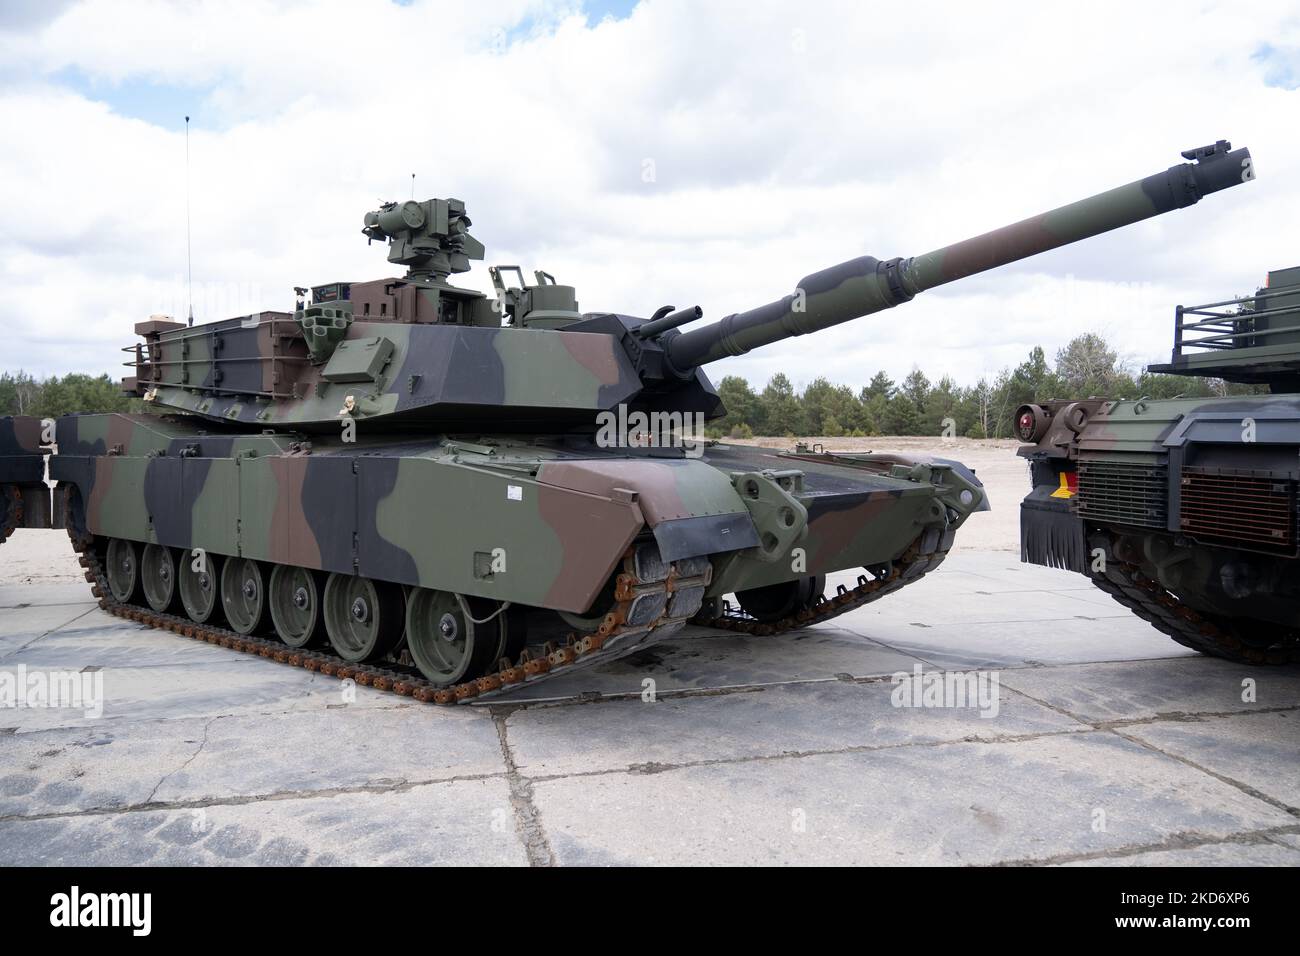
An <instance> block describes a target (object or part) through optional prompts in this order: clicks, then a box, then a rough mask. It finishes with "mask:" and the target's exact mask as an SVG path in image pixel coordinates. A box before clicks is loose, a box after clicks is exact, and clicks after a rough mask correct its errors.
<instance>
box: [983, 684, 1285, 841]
mask: <svg viewBox="0 0 1300 956" xmlns="http://www.w3.org/2000/svg"><path fill="white" fill-rule="evenodd" d="M1008 689H1009V690H1011V691H1012V692H1014V693H1017V694H1020V695H1021V696H1022V697H1025V698H1028V699H1029V700H1031V701H1033V702H1034V703H1036V704H1039V705H1041V706H1043V707H1047V708H1049V709H1050V710H1053V711H1055V712H1057V713H1058V714H1062V715H1064V716H1066V717H1069V718H1071V719H1073V720H1077V721H1080V722H1081V723H1084V724H1088V725H1090V726H1091V727H1092V728H1093V729H1094V730H1098V731H1102V732H1104V733H1109V734H1113V735H1114V736H1116V737H1119V738H1120V739H1121V740H1127V741H1128V742H1129V743H1131V744H1136V745H1137V746H1139V747H1142V748H1143V749H1145V750H1149V751H1151V752H1152V753H1158V754H1160V755H1161V756H1162V757H1168V758H1169V759H1170V760H1175V761H1177V762H1178V763H1181V764H1182V765H1183V766H1185V767H1190V768H1191V769H1193V770H1197V771H1199V772H1201V773H1203V774H1205V775H1207V776H1209V777H1213V778H1214V779H1215V780H1218V781H1219V782H1220V783H1223V784H1226V785H1228V786H1230V787H1233V788H1235V789H1237V790H1240V791H1241V792H1242V793H1244V794H1246V796H1248V797H1251V798H1253V799H1256V800H1259V801H1261V802H1262V803H1266V804H1268V805H1269V806H1271V807H1273V808H1274V809H1277V810H1282V811H1284V812H1286V813H1289V814H1291V815H1292V816H1300V807H1294V806H1291V805H1290V804H1288V803H1285V802H1283V801H1281V800H1278V799H1276V798H1275V797H1271V796H1269V795H1268V794H1266V793H1263V792H1262V791H1260V790H1257V789H1256V788H1254V787H1252V786H1251V785H1250V784H1248V783H1246V782H1244V781H1242V780H1237V779H1236V778H1235V777H1229V776H1228V775H1227V774H1222V773H1218V772H1217V771H1214V770H1211V769H1209V768H1208V767H1204V766H1202V765H1201V764H1198V763H1197V762H1196V761H1194V760H1191V759H1190V758H1187V757H1181V756H1179V755H1178V754H1175V753H1170V752H1169V751H1167V750H1164V749H1162V748H1160V747H1157V746H1156V745H1155V744H1153V743H1149V742H1148V741H1145V740H1143V739H1142V738H1140V737H1134V736H1133V735H1131V734H1125V733H1122V732H1121V730H1120V728H1123V727H1137V726H1142V725H1146V724H1154V723H1160V722H1186V721H1190V720H1192V719H1200V718H1202V717H1205V718H1214V717H1242V716H1247V715H1251V714H1261V713H1264V714H1268V713H1281V712H1286V711H1293V710H1297V709H1300V707H1296V706H1291V707H1260V708H1256V709H1253V710H1232V711H1217V712H1185V711H1176V712H1172V713H1166V714H1160V713H1157V714H1155V715H1154V716H1152V717H1135V718H1129V719H1119V720H1109V721H1107V720H1102V721H1094V720H1088V719H1087V718H1085V717H1081V716H1079V715H1078V714H1075V713H1072V712H1071V711H1069V710H1066V709H1065V708H1064V707H1058V706H1056V705H1054V704H1049V703H1048V702H1047V701H1045V700H1040V699H1039V698H1037V697H1034V696H1033V695H1032V694H1030V693H1028V692H1026V691H1023V690H1018V689H1017V688H1014V687H1010V688H1008Z"/></svg>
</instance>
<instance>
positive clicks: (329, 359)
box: [127, 140, 1253, 431]
mask: <svg viewBox="0 0 1300 956" xmlns="http://www.w3.org/2000/svg"><path fill="white" fill-rule="evenodd" d="M1183 155H1184V157H1186V158H1187V159H1188V160H1189V162H1186V163H1181V164H1179V165H1177V166H1173V167H1171V168H1169V169H1167V170H1165V171H1163V172H1159V173H1155V174H1154V175H1151V176H1147V177H1146V178H1144V179H1139V180H1136V181H1135V182H1132V183H1129V184H1127V185H1125V186H1119V187H1117V188H1115V189H1111V190H1108V191H1106V192H1103V193H1100V194H1098V195H1096V196H1092V197H1091V198H1088V199H1083V200H1080V201H1078V202H1075V203H1071V204H1070V205H1067V206H1062V207H1061V208H1059V209H1054V210H1052V211H1050V212H1046V213H1043V214H1042V215H1038V216H1034V217H1032V218H1029V219H1026V220H1023V221H1021V222H1018V223H1014V224H1012V225H1009V226H1004V227H1002V228H1000V229H995V230H994V231H992V232H988V233H985V234H983V235H980V236H975V237H974V238H971V239H967V240H965V241H962V242H958V243H955V244H953V245H949V246H944V247H942V248H939V249H936V250H934V251H933V252H928V253H926V254H924V255H920V256H914V257H911V258H906V259H903V258H893V259H877V258H875V257H874V256H861V257H859V258H856V259H850V260H849V261H847V262H842V263H840V264H839V265H836V266H831V267H830V268H828V269H823V270H822V271H820V272H815V273H813V274H812V275H809V276H807V277H805V278H804V279H803V280H802V281H801V282H800V283H799V284H798V286H797V287H796V289H795V290H794V292H792V293H791V294H789V295H787V296H785V297H783V298H781V299H779V300H777V301H775V302H770V303H768V304H767V305H762V306H759V307H757V308H755V309H750V310H749V311H747V312H741V313H738V314H734V315H728V316H726V317H725V318H723V319H721V320H719V321H717V322H713V323H710V324H707V325H702V326H699V327H696V328H692V329H689V330H685V331H684V330H683V329H682V328H681V327H682V326H686V325H689V324H691V323H693V322H694V321H695V320H696V319H698V318H700V317H701V315H702V314H703V313H702V310H700V309H699V307H698V306H696V307H688V308H685V309H680V310H676V311H674V310H673V308H672V307H671V306H664V307H663V308H662V309H660V310H658V311H657V312H656V313H655V314H654V315H653V316H651V317H650V318H649V319H645V318H641V317H637V316H631V315H624V314H621V313H614V312H589V313H585V314H584V313H581V312H580V311H579V308H578V301H577V297H576V293H575V291H574V289H573V287H572V286H568V285H562V284H559V283H557V282H556V280H555V278H554V277H553V276H551V275H550V274H548V273H546V272H541V271H538V272H536V273H535V276H536V283H535V284H526V283H525V281H524V275H523V271H522V270H521V269H520V268H519V267H518V266H496V267H493V268H492V269H491V270H490V274H491V277H492V282H493V285H494V286H495V288H496V293H497V294H496V298H495V299H491V298H488V297H487V296H484V295H483V294H482V293H479V292H476V291H474V290H471V289H462V288H458V287H456V286H453V285H451V284H450V283H449V282H448V281H447V279H448V276H450V275H453V274H456V273H460V272H464V271H466V270H467V269H469V266H470V261H471V260H473V259H481V258H482V257H483V246H482V244H481V243H479V241H478V240H477V239H475V238H474V237H473V236H471V235H470V233H469V226H470V219H469V216H468V215H467V213H466V207H465V203H464V202H462V201H460V200H457V199H446V200H443V199H430V200H427V201H425V202H414V201H411V202H403V203H386V204H385V205H383V206H381V207H380V208H379V209H378V210H375V211H372V212H369V213H367V214H366V216H365V218H364V223H363V229H362V231H363V234H364V235H365V236H366V237H367V238H368V239H370V240H371V241H381V242H385V243H386V244H387V249H388V261H389V262H392V263H394V264H396V265H404V266H406V267H407V271H406V274H405V275H404V276H402V277H401V278H392V279H380V280H375V281H370V282H351V283H349V282H335V283H329V284H327V285H322V286H316V287H315V288H313V289H312V290H311V300H310V302H306V301H299V302H298V304H297V306H296V307H295V309H294V311H293V312H291V313H290V312H261V313H257V314H255V315H250V316H241V317H238V318H234V319H227V320H224V321H220V322H212V323H207V324H204V325H199V326H195V327H193V328H186V327H184V326H182V325H180V324H179V323H171V322H168V321H165V320H160V319H159V318H155V319H153V320H151V321H149V322H146V323H142V324H141V325H139V326H137V329H136V331H137V333H138V334H140V335H142V336H143V337H144V340H145V341H144V344H143V345H141V346H139V347H137V349H136V359H135V362H134V363H133V364H134V365H135V366H136V369H137V374H136V376H135V377H134V378H132V379H129V380H128V381H127V387H128V389H129V390H130V391H132V392H133V393H136V394H139V395H141V396H143V397H144V398H145V400H146V401H147V402H149V403H150V404H152V405H154V406H155V407H159V408H166V409H168V410H171V411H177V412H183V413H185V414H188V415H198V416H201V417H203V418H206V419H209V420H215V421H222V422H226V423H235V424H242V425H245V426H270V425H277V424H281V425H289V426H292V427H294V428H296V429H299V430H303V431H321V430H327V429H334V428H337V427H338V422H339V419H340V416H342V415H346V416H347V417H349V418H351V419H352V420H355V421H365V422H368V423H371V424H372V425H378V426H380V427H383V428H387V429H393V430H421V429H428V428H438V429H457V430H466V429H473V428H494V429H510V430H514V431H542V430H553V429H557V428H559V429H562V430H573V429H578V428H584V427H585V428H587V429H592V428H594V427H595V425H594V423H595V419H596V416H597V415H598V414H599V413H600V412H602V411H606V410H608V409H612V408H614V407H616V406H619V405H626V406H628V407H630V408H634V409H640V410H644V411H648V412H654V411H663V412H681V413H689V414H700V415H704V416H705V417H706V418H711V417H716V416H718V415H721V414H723V413H724V411H725V410H724V409H723V408H722V404H721V402H720V400H719V399H718V396H717V394H716V392H715V391H714V389H713V387H712V385H711V384H710V382H709V380H708V378H707V377H706V376H705V375H704V373H703V372H702V371H701V367H702V366H705V365H707V364H709V363H711V362H715V361H717V360H719V359H722V358H725V357H727V356H732V355H740V354H743V353H745V352H748V351H750V350H751V349H755V348H760V347H762V346H765V345H770V344H773V343H775V342H779V341H780V340H782V339H786V338H790V337H792V336H795V335H804V334H807V333H810V332H816V331H820V330H822V329H826V328H829V327H831V326H833V325H837V324H839V323H842V322H847V321H849V320H851V319H855V318H860V317H862V316H866V315H870V314H872V313H874V312H879V311H881V310H883V309H889V308H892V307H894V306H897V305H900V304H902V303H905V302H907V301H908V300H910V299H911V298H912V297H913V296H915V295H917V294H918V293H920V292H923V291H925V290H927V289H932V288H935V287H936V286H940V285H943V284H945V283H948V282H953V281H956V280H958V279H962V278H965V277H967V276H970V275H974V274H976V273H979V272H985V271H987V270H989V269H993V268H996V267H997V266H1000V265H1005V264H1007V263H1010V262H1015V261H1017V260H1020V259H1024V258H1027V257H1028V256H1032V255H1035V254H1037V253H1039V252H1044V251H1046V250H1048V249H1054V248H1056V247H1058V246H1062V245H1066V244H1068V243H1072V242H1078V241H1079V240H1081V239H1086V238H1088V237H1089V236H1095V235H1098V234H1100V233H1103V232H1108V231H1109V230H1112V229H1117V228H1119V227H1120V226H1124V225H1128V224H1130V223H1134V222H1139V221H1141V220H1143V219H1147V218H1150V217H1152V216H1157V215H1160V214H1161V213H1165V212H1170V211H1172V210H1174V209H1181V208H1183V207H1185V206H1190V205H1192V204H1193V203H1196V202H1198V201H1199V200H1200V199H1201V198H1202V197H1203V196H1206V195H1208V194H1210V193H1212V192H1216V191H1218V190H1221V189H1226V188H1227V187H1229V186H1233V185H1236V184H1237V183H1241V182H1245V181H1247V180H1249V179H1251V178H1253V167H1252V165H1251V159H1250V153H1249V151H1247V150H1245V149H1237V150H1233V149H1232V148H1231V145H1230V144H1229V143H1227V142H1225V141H1222V140H1221V141H1219V142H1218V143H1215V144H1214V145H1213V146H1207V147H1203V148H1200V149H1195V150H1188V151H1187V152H1185V153H1184V154H1183ZM512 275H513V276H516V277H517V281H509V280H510V278H511V276H512ZM299 291H300V292H302V291H305V290H299Z"/></svg>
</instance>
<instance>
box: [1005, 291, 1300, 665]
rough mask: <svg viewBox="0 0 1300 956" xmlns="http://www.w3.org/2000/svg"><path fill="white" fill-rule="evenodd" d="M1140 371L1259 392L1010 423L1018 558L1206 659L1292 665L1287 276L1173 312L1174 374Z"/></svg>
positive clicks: (1296, 576)
mask: <svg viewBox="0 0 1300 956" xmlns="http://www.w3.org/2000/svg"><path fill="white" fill-rule="evenodd" d="M1150 371H1152V372H1162V373H1168V374H1175V375H1187V376H1200V377H1205V378H1211V379H1215V380H1217V381H1220V382H1232V383H1245V384H1251V385H1258V386H1266V387H1267V389H1268V392H1267V393H1261V394H1255V395H1250V394H1244V395H1228V396H1224V397H1218V398H1174V399H1162V400H1153V399H1148V398H1142V399H1139V400H1137V401H1111V400H1107V399H1102V398H1089V399H1085V400H1080V401H1053V402H1048V403H1046V404H1044V405H1042V406H1037V405H1029V406H1025V407H1024V408H1022V409H1020V411H1019V412H1018V413H1017V419H1016V427H1017V430H1018V432H1019V437H1020V438H1021V439H1022V440H1024V441H1026V442H1032V443H1033V444H1029V445H1026V446H1024V447H1022V448H1021V449H1020V451H1019V453H1020V454H1021V455H1022V456H1023V457H1025V458H1028V459H1029V462H1030V472H1031V476H1032V480H1033V491H1032V492H1031V493H1030V495H1029V497H1028V498H1026V499H1025V501H1024V502H1023V504H1022V506H1021V547H1022V557H1023V559H1024V560H1026V561H1029V562H1032V563H1035V564H1042V565H1046V566H1048V567H1059V568H1066V569H1069V570H1071V571H1077V572H1079V573H1081V574H1084V575H1086V576H1087V577H1088V578H1089V579H1090V580H1091V581H1092V582H1093V583H1094V584H1095V585H1096V586H1097V587H1099V588H1101V589H1102V590H1103V591H1105V592H1107V593H1108V594H1110V595H1111V596H1112V597H1114V598H1115V600H1117V601H1118V602H1119V603H1121V604H1123V605H1124V606H1125V607H1128V608H1129V609H1130V610H1132V611H1133V612H1134V613H1135V614H1137V615H1138V616H1139V617H1141V618H1143V619H1144V620H1147V621H1149V622H1150V623H1151V624H1153V625H1154V626H1155V627H1156V628H1158V629H1159V630H1161V631H1163V632H1164V633H1165V634H1168V635H1169V636H1170V637H1172V638H1173V639H1174V640H1175V641H1177V642H1178V643H1180V644H1183V645H1185V646H1187V647H1190V648H1193V649H1195V650H1197V651H1200V652H1202V653H1204V654H1209V655H1213V656H1216V657H1224V658H1228V659H1229V660H1234V661H1243V662H1249V663H1254V664H1282V663H1287V662H1293V661H1296V660H1297V659H1300V561H1298V559H1300V551H1298V548H1300V542H1298V541H1297V531H1298V529H1297V508H1298V507H1300V505H1298V504H1297V486H1298V484H1300V267H1296V268H1291V269H1279V270H1275V271H1273V272H1270V273H1268V279H1267V282H1266V284H1265V286H1264V287H1263V288H1261V289H1259V290H1258V291H1257V292H1256V293H1255V294H1254V295H1250V296H1246V297H1245V298H1237V299H1227V300H1224V301H1220V302H1212V303H1209V304H1207V305H1198V306H1190V307H1184V306H1178V307H1177V308H1176V309H1175V339H1174V349H1173V356H1172V359H1171V361H1170V362H1169V363H1168V364H1165V365H1153V366H1151V367H1150Z"/></svg>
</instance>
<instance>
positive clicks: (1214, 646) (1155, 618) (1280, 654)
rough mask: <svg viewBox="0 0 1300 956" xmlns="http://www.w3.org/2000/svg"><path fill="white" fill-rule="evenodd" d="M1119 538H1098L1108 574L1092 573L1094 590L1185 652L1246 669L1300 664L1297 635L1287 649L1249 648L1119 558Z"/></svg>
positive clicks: (1096, 542) (1093, 541) (1093, 540)
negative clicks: (1116, 602) (1116, 546)
mask: <svg viewBox="0 0 1300 956" xmlns="http://www.w3.org/2000/svg"><path fill="white" fill-rule="evenodd" d="M1116 537H1117V536H1114V535H1110V534H1094V535H1092V536H1091V538H1090V539H1089V546H1090V547H1091V548H1101V549H1102V551H1103V554H1104V555H1105V565H1104V567H1105V571H1104V572H1092V573H1089V575H1088V578H1089V580H1091V581H1092V583H1093V584H1094V585H1096V586H1097V587H1098V588H1100V589H1101V590H1102V591H1105V592H1106V593H1107V594H1109V595H1110V596H1111V597H1112V598H1114V599H1115V600H1116V601H1118V602H1119V603H1120V604H1122V605H1123V606H1124V607H1126V608H1128V609H1129V610H1130V611H1132V612H1133V613H1134V614H1136V615H1137V616H1138V617H1140V618H1142V620H1144V621H1146V622H1147V623H1148V624H1150V625H1151V626H1152V627H1154V628H1155V629H1156V630H1158V631H1160V632H1162V633H1163V634H1166V635H1168V636H1169V637H1171V638H1173V639H1174V640H1175V641H1177V642H1178V643H1179V644H1181V645H1183V646H1184V647H1188V648H1191V649H1192V650H1194V651H1199V652H1200V653H1202V654H1208V655H1210V656H1211V657H1222V658H1225V659H1227V660H1230V661H1236V662H1239V663H1246V664H1290V663H1294V662H1297V661H1300V638H1297V636H1296V635H1294V634H1293V635H1292V636H1291V639H1290V641H1289V643H1287V644H1284V645H1283V646H1281V647H1270V648H1258V647H1252V646H1250V645H1249V644H1246V643H1245V642H1244V641H1242V640H1241V639H1240V638H1239V637H1237V636H1236V635H1235V634H1233V633H1232V632H1231V631H1229V630H1227V629H1225V628H1223V627H1221V626H1220V625H1219V624H1218V623H1217V622H1216V621H1215V619H1214V618H1213V617H1212V616H1210V615H1207V614H1203V613H1201V612H1200V611H1197V610H1195V609H1193V608H1191V607H1188V606H1187V605H1186V604H1184V603H1183V602H1182V601H1180V600H1179V599H1178V597H1177V596H1176V595H1174V594H1172V593H1170V592H1169V591H1168V590H1166V589H1165V588H1164V587H1163V586H1162V585H1161V584H1160V583H1159V582H1158V581H1154V580H1152V579H1151V578H1149V577H1147V576H1146V575H1145V574H1143V573H1142V569H1141V568H1140V567H1138V566H1137V565H1136V564H1131V563H1129V562H1126V561H1123V560H1121V559H1119V558H1118V557H1116V552H1115V541H1116Z"/></svg>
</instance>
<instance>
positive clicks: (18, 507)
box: [0, 485, 23, 544]
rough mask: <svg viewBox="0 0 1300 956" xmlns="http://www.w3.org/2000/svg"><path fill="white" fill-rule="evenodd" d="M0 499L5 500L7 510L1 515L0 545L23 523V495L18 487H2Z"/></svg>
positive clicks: (0, 488)
mask: <svg viewBox="0 0 1300 956" xmlns="http://www.w3.org/2000/svg"><path fill="white" fill-rule="evenodd" d="M0 498H3V499H4V504H5V509H4V512H3V513H0V544H3V543H4V541H5V539H6V538H8V537H9V536H10V535H11V534H13V533H14V529H16V528H19V527H21V526H22V523H23V493H22V492H21V491H19V490H18V486H17V485H0Z"/></svg>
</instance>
